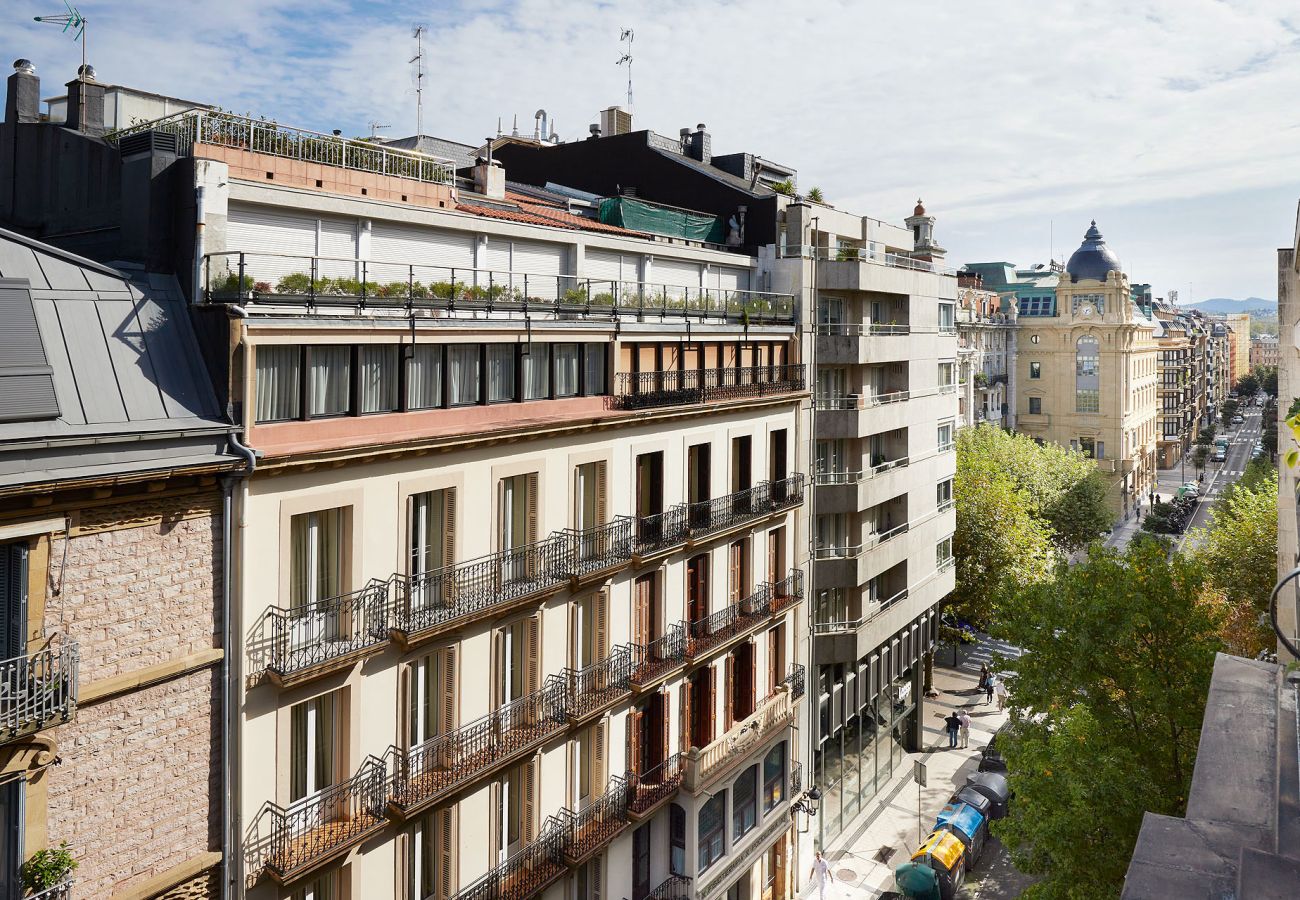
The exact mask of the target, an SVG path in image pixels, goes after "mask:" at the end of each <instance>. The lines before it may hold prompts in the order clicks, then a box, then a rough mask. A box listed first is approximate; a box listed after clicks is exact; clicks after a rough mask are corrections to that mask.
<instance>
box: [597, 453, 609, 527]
mask: <svg viewBox="0 0 1300 900" xmlns="http://www.w3.org/2000/svg"><path fill="white" fill-rule="evenodd" d="M605 469H606V464H605V463H604V462H603V461H601V462H598V463H596V520H597V521H598V522H599V523H600V524H602V525H604V524H605V523H606V522H608V521H609V507H608V505H607V503H608V500H607V498H608V496H609V492H608V488H609V484H608V478H607V476H606V473H605Z"/></svg>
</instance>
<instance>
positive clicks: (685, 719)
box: [678, 681, 691, 752]
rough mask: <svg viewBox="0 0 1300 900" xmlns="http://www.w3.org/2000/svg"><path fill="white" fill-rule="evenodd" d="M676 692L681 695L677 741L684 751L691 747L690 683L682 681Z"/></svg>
mask: <svg viewBox="0 0 1300 900" xmlns="http://www.w3.org/2000/svg"><path fill="white" fill-rule="evenodd" d="M678 693H679V694H680V695H681V708H680V709H679V712H680V714H681V717H680V718H681V724H680V726H679V727H680V729H681V735H680V736H679V741H678V743H679V744H680V745H681V749H682V751H683V752H685V751H687V750H689V749H691V683H690V682H689V681H683V682H682V684H681V687H680V688H679V689H678Z"/></svg>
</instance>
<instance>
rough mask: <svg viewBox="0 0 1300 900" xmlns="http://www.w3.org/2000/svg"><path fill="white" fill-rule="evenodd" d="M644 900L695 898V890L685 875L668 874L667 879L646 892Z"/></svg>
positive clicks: (693, 899) (687, 899) (691, 899)
mask: <svg viewBox="0 0 1300 900" xmlns="http://www.w3.org/2000/svg"><path fill="white" fill-rule="evenodd" d="M645 900H695V892H694V889H693V888H692V886H691V879H690V878H689V877H687V876H686V875H669V876H668V880H667V881H665V882H663V883H662V884H660V885H659V886H658V887H657V888H655V889H654V890H653V891H651V892H650V893H648V894H646V896H645Z"/></svg>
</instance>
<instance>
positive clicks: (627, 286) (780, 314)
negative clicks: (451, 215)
mask: <svg viewBox="0 0 1300 900" xmlns="http://www.w3.org/2000/svg"><path fill="white" fill-rule="evenodd" d="M203 266H204V274H203V288H204V296H205V297H206V298H207V300H208V302H210V303H234V304H239V305H244V306H247V305H252V304H266V305H267V306H269V307H275V306H284V307H290V308H292V309H295V310H296V309H299V308H301V307H303V306H306V307H307V308H308V309H309V310H317V309H322V310H324V309H341V310H348V309H352V310H357V311H362V310H364V311H367V312H369V313H372V314H373V313H376V312H382V311H384V310H391V311H394V312H397V313H401V314H403V315H405V314H409V313H411V312H414V311H417V310H433V311H441V312H445V313H448V314H454V313H457V312H464V313H466V314H467V315H474V314H479V315H481V314H482V313H484V312H487V313H501V314H503V315H508V314H511V313H519V314H529V315H541V314H544V313H551V314H553V315H554V316H556V317H560V316H564V317H572V316H602V317H605V318H614V317H618V316H631V317H635V318H637V319H644V318H645V317H646V316H658V317H660V318H661V319H669V318H679V319H688V320H697V321H717V322H743V323H747V324H753V325H793V324H794V320H795V308H794V297H793V296H792V295H790V294H777V293H771V292H767V291H742V290H726V289H718V288H706V287H686V286H682V285H671V284H660V283H655V282H631V281H607V280H603V279H595V278H579V277H577V276H573V275H533V274H528V273H523V272H513V271H502V270H492V269H475V268H471V267H455V266H435V265H425V264H421V263H412V262H409V261H403V260H389V261H384V260H372V259H354V258H350V257H339V256H312V255H302V254H287V253H261V252H255V251H243V250H227V251H222V252H219V253H209V254H207V255H205V256H204V259H203Z"/></svg>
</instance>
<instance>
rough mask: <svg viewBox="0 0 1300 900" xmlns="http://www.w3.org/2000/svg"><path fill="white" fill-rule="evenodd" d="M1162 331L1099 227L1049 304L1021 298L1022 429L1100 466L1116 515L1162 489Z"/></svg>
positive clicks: (1073, 259) (1068, 268)
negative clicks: (1158, 479) (1159, 334)
mask: <svg viewBox="0 0 1300 900" xmlns="http://www.w3.org/2000/svg"><path fill="white" fill-rule="evenodd" d="M969 268H970V267H968V269H969ZM1159 327H1160V326H1159V324H1158V322H1157V321H1156V319H1155V318H1154V316H1153V310H1152V309H1151V307H1150V305H1149V304H1147V303H1146V302H1145V301H1143V302H1141V303H1135V302H1134V301H1133V297H1132V293H1131V289H1130V285H1129V281H1128V277H1127V276H1126V275H1125V274H1124V272H1123V270H1122V269H1121V266H1120V261H1119V259H1118V258H1117V257H1116V256H1115V254H1114V253H1113V252H1112V251H1111V250H1110V248H1108V247H1107V246H1106V243H1105V241H1104V239H1103V238H1102V235H1101V232H1100V231H1099V230H1098V229H1097V226H1096V223H1095V222H1094V223H1093V225H1092V226H1091V227H1090V228H1089V229H1088V231H1087V234H1086V235H1085V236H1084V240H1083V243H1082V244H1081V245H1080V247H1079V249H1078V250H1076V251H1075V252H1074V254H1073V255H1072V256H1071V257H1070V259H1069V262H1067V263H1066V265H1065V270H1064V272H1063V273H1061V275H1060V278H1059V282H1058V284H1057V285H1056V287H1055V289H1054V292H1053V294H1052V296H1051V298H1050V300H1049V301H1048V302H1042V303H1039V302H1037V301H1035V300H1026V299H1024V298H1022V299H1021V301H1020V309H1019V315H1018V317H1017V329H1018V331H1019V335H1018V339H1017V347H1018V350H1017V354H1016V368H1017V382H1018V388H1017V394H1016V398H1015V400H1016V419H1017V424H1016V428H1017V430H1019V431H1021V432H1023V433H1025V434H1027V435H1029V436H1030V437H1033V438H1035V439H1037V440H1040V441H1051V442H1054V443H1057V444H1060V445H1062V446H1068V447H1072V448H1076V449H1079V450H1082V451H1083V452H1084V453H1085V454H1087V455H1088V456H1089V457H1092V458H1093V459H1095V460H1096V464H1097V468H1098V470H1099V471H1100V472H1101V473H1102V474H1103V476H1104V477H1105V479H1106V482H1107V484H1108V487H1109V491H1108V499H1109V503H1110V506H1111V509H1112V510H1113V511H1114V513H1115V514H1116V515H1117V516H1118V515H1127V513H1128V512H1129V511H1130V509H1132V508H1133V507H1134V506H1135V505H1136V503H1137V502H1138V500H1139V498H1142V497H1145V496H1147V495H1148V494H1149V493H1150V492H1151V491H1153V490H1154V486H1155V483H1156V482H1155V476H1156V446H1157V441H1158V439H1159V408H1160V406H1159V396H1158V380H1159V371H1158V369H1159V355H1158V346H1159V345H1158V343H1157V337H1156V335H1157V331H1158V329H1159Z"/></svg>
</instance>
